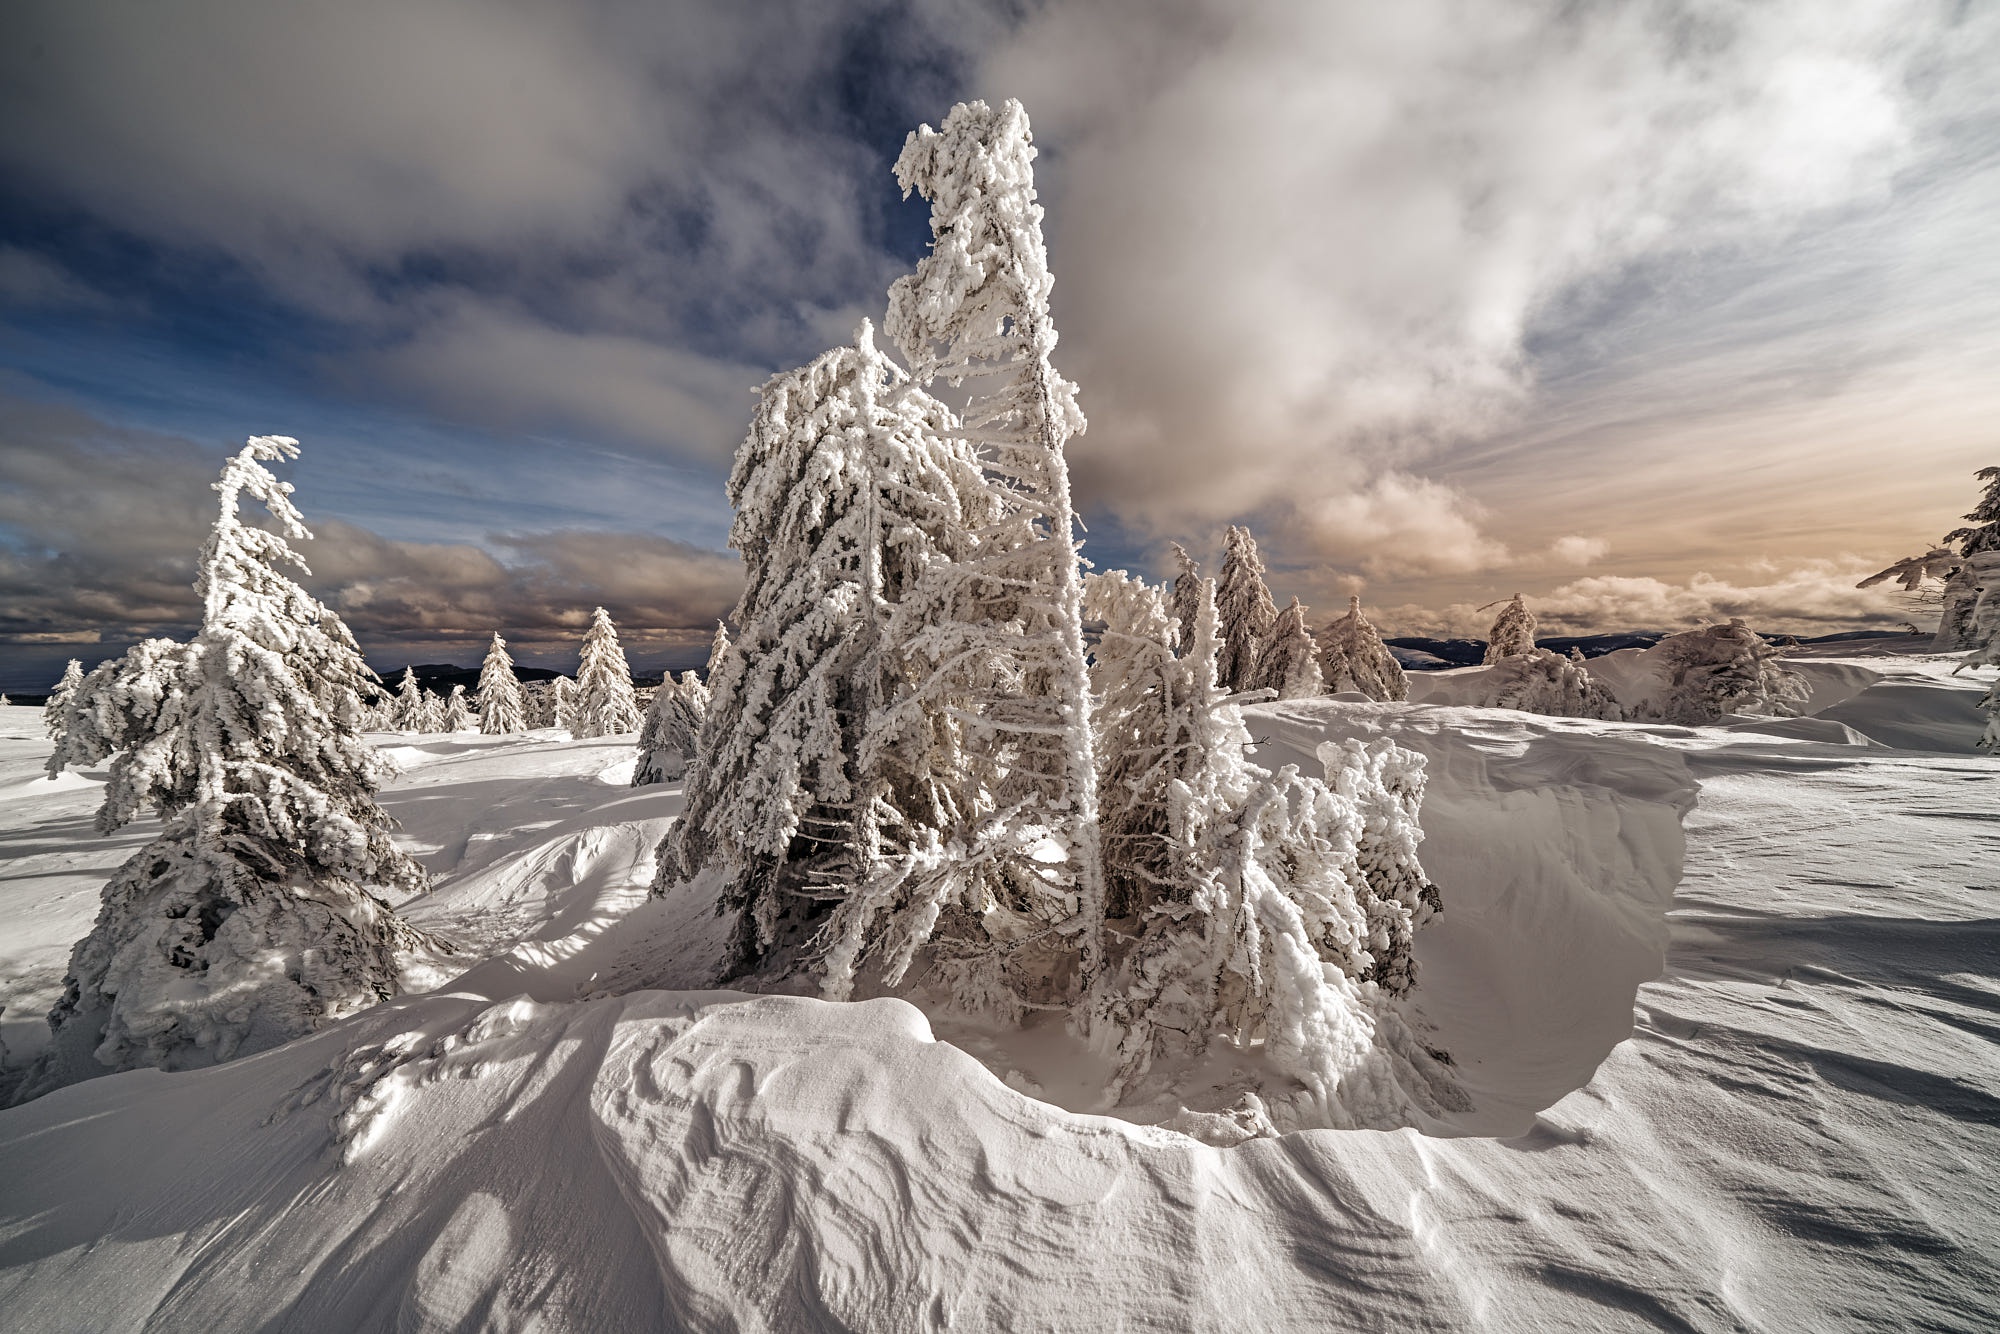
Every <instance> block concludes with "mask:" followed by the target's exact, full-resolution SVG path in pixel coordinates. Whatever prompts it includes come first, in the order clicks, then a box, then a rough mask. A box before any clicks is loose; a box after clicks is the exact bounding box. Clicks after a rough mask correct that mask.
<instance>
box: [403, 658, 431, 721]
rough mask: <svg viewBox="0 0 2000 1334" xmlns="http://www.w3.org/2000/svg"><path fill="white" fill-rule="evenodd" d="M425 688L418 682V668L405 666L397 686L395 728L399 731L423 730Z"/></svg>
mask: <svg viewBox="0 0 2000 1334" xmlns="http://www.w3.org/2000/svg"><path fill="white" fill-rule="evenodd" d="M425 698H426V695H425V691H424V688H423V687H422V686H420V685H418V684H417V669H416V668H414V667H405V668H404V669H403V679H402V681H401V682H399V683H398V684H397V686H396V710H395V719H396V721H395V730H396V731H398V732H423V731H428V730H429V729H428V728H426V727H425V726H424V700H425Z"/></svg>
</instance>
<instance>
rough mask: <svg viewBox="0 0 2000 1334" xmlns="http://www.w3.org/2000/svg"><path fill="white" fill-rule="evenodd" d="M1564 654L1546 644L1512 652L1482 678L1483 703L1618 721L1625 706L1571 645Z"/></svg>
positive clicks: (1548, 714) (1544, 712)
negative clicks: (1483, 686) (1565, 654)
mask: <svg viewBox="0 0 2000 1334" xmlns="http://www.w3.org/2000/svg"><path fill="white" fill-rule="evenodd" d="M1570 654H1571V656H1569V657H1564V656H1563V655H1562V654H1560V653H1553V652H1551V651H1550V650H1548V649H1545V648H1536V649H1530V650H1528V651H1527V652H1526V653H1512V654H1509V655H1508V656H1506V657H1504V658H1502V659H1500V660H1499V661H1498V662H1496V663H1494V664H1493V665H1492V667H1491V670H1489V671H1488V672H1487V674H1486V676H1485V678H1484V682H1485V685H1486V687H1487V689H1486V693H1485V695H1484V696H1483V697H1482V698H1481V699H1480V701H1479V703H1480V704H1482V705H1483V706H1485V707H1487V708H1491V709H1519V710H1520V711H1521V712H1523V713H1539V714H1544V715H1546V716H1548V717H1552V718H1600V719H1606V720H1609V721H1611V722H1617V721H1618V720H1620V719H1622V718H1623V717H1624V716H1625V710H1624V709H1623V708H1622V707H1621V706H1620V705H1619V703H1618V700H1617V699H1616V698H1615V697H1614V696H1613V695H1612V694H1611V692H1610V691H1609V690H1607V689H1605V688H1604V686H1603V685H1602V684H1601V683H1600V682H1599V681H1598V680H1597V678H1595V677H1593V676H1592V675H1591V674H1590V669H1589V668H1587V667H1585V666H1584V665H1583V656H1582V655H1581V654H1579V653H1577V652H1576V650H1575V649H1571V650H1570Z"/></svg>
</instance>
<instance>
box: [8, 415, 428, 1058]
mask: <svg viewBox="0 0 2000 1334" xmlns="http://www.w3.org/2000/svg"><path fill="white" fill-rule="evenodd" d="M297 454H298V445H297V443H296V442H295V441H292V440H290V439H287V438H285V437H282V436H260V437H257V438H256V439H253V440H252V441H250V443H249V444H248V445H247V446H246V447H245V448H244V449H243V451H242V452H241V453H239V454H238V455H237V456H236V457H235V458H233V459H231V460H230V462H229V464H228V466H227V467H226V468H225V469H224V470H223V474H222V480H221V481H220V482H218V483H217V484H216V488H215V489H216V490H217V491H218V492H220V493H221V514H220V517H219V518H218V520H217V522H216V526H215V530H214V533H213V534H212V535H211V536H210V538H209V541H208V544H207V547H206V548H205V549H204V551H203V553H202V557H201V566H200V571H201V573H200V578H199V580H198V581H197V583H196V585H195V587H196V589H197V591H199V592H200V593H201V595H202V604H203V611H202V627H201V633H200V634H199V635H198V636H197V637H196V638H195V640H194V641H193V642H192V643H190V644H187V645H185V646H183V645H175V644H172V643H171V642H170V641H165V640H149V641H147V642H146V643H144V644H141V645H139V646H138V647H136V648H135V649H133V650H132V652H131V653H129V654H127V655H126V657H125V658H124V659H121V660H120V661H119V662H117V663H113V664H106V667H105V668H100V669H99V671H98V672H95V673H92V675H91V677H88V678H86V679H85V681H84V683H83V684H82V685H80V686H79V687H78V691H77V695H76V698H75V699H74V701H73V702H72V706H71V708H70V710H69V715H70V717H71V719H72V720H73V723H72V726H71V727H70V729H69V732H70V744H69V747H68V757H67V758H68V759H69V760H70V761H71V762H77V761H80V760H84V759H101V758H104V757H105V756H107V755H108V756H110V757H111V777H110V782H109V784H108V785H107V787H106V789H105V795H104V803H103V806H102V808H101V809H100V810H99V812H98V817H97V824H98V829H99V830H100V831H101V832H104V833H109V832H111V831H112V830H114V829H117V828H118V827H120V826H121V825H123V824H125V823H126V822H127V821H129V820H131V819H132V818H133V817H134V816H135V815H136V814H138V812H139V811H140V809H141V808H143V807H151V808H153V809H154V810H156V811H158V812H159V814H160V816H161V818H162V820H163V821H164V828H163V829H162V831H161V833H160V835H159V836H158V837H157V838H155V839H153V841H152V842H150V843H148V844H147V845H146V846H145V847H144V848H143V849H141V850H140V851H139V852H138V853H137V854H136V855H135V856H133V857H132V858H131V859H130V860H129V861H127V862H126V863H125V865H124V866H123V867H121V868H120V869H119V871H118V873H117V875H116V876H115V877H114V878H113V879H112V880H111V882H110V883H109V884H108V885H106V886H105V889H104V895H103V906H102V908H101V909H100V911H99V913H98V917H97V922H96V925H95V926H94V927H93V928H92V930H91V933H90V934H89V935H88V936H87V937H85V938H84V939H83V940H82V941H81V942H80V943H79V944H78V945H77V946H76V949H75V951H74V953H73V954H72V955H71V958H70V969H69V977H68V979H67V982H66V987H65V992H64V996H63V999H62V1001H61V1003H60V1004H59V1005H58V1006H57V1007H56V1009H55V1011H54V1012H53V1013H52V1014H51V1015H50V1025H51V1027H52V1028H53V1029H54V1030H55V1032H54V1039H53V1042H52V1044H51V1047H50V1050H49V1052H48V1053H47V1054H46V1055H45V1057H44V1058H43V1061H42V1063H41V1065H40V1066H39V1067H38V1068H37V1069H36V1071H35V1072H34V1074H33V1076H32V1077H31V1078H30V1080H29V1083H28V1086H27V1087H28V1089H29V1090H30V1091H38V1090H40V1089H45V1088H47V1087H51V1086H53V1085H56V1084H61V1083H68V1082H71V1081H73V1080H75V1079H79V1078H84V1077H87V1076H88V1075H91V1074H102V1073H104V1072H105V1071H107V1070H121V1069H130V1068H133V1067H135V1066H146V1065H158V1066H166V1067H168V1068H180V1067H185V1066H193V1065H203V1064H209V1063H212V1062H215V1061H221V1060H227V1059H229V1058H230V1057H233V1056H239V1055H243V1054H246V1053H248V1052H251V1051H256V1050H259V1049H261V1048H264V1047H269V1046H273V1045H275V1044H277V1043H279V1042H283V1041H286V1040H288V1039H291V1038H294V1037H298V1036H300V1035H301V1034H304V1033H307V1032H310V1031H312V1030H313V1029H314V1028H316V1027H318V1026H319V1025H321V1024H323V1023H325V1022H327V1021H329V1020H332V1019H336V1018H339V1017H340V1016H342V1015H345V1014H349V1013H351V1012H353V1011H355V1010H358V1009H361V1008H363V1007H365V1006H368V1005H372V1004H374V1003H375V1002H377V1001H379V1000H382V999H384V998H386V997H388V996H390V995H393V994H394V993H395V991H396V989H397V960H396V954H397V951H398V950H400V949H404V948H409V947H412V946H415V945H417V944H419V943H421V942H422V940H423V938H422V937H420V936H419V935H418V933H416V932H415V931H413V930H412V929H411V928H409V927H407V926H405V925H404V924H403V923H402V922H401V921H400V920H399V919H398V918H397V917H396V915H395V913H394V912H393V911H392V910H391V909H390V907H389V905H388V904H387V903H386V902H384V901H383V900H382V899H381V898H378V897H377V896H376V893H375V890H376V889H378V888H385V889H391V890H397V891H403V892H408V891H413V890H417V889H420V888H422V887H423V885H424V883H425V875H424V872H423V870H422V868H420V867H419V866H418V865H417V864H416V863H415V862H413V861H411V860H410V859H409V857H407V856H406V855H404V854H403V853H402V852H400V851H398V850H397V849H396V847H395V846H394V845H393V844H392V843H391V842H390V840H389V829H390V827H391V825H390V820H389V818H388V817H387V816H386V815H384V814H383V812H382V809H381V808H380V807H379V806H377V805H376V804H375V793H376V791H377V789H378V787H379V786H380V784H381V782H382V781H383V779H384V777H385V776H386V774H387V772H388V769H387V766H386V765H385V763H384V762H383V761H382V760H380V759H379V758H378V757H377V756H376V755H375V753H374V752H373V751H371V750H370V749H369V748H368V746H367V745H366V744H365V743H364V742H363V741H362V740H361V738H360V736H359V735H358V732H357V726H358V723H359V721H360V718H361V713H362V706H361V701H360V692H361V691H362V690H363V689H366V688H369V687H368V682H369V679H370V677H371V675H372V674H371V673H369V671H368V669H367V667H366V666H365V665H364V664H363V663H362V661H361V655H360V653H359V651H358V650H357V649H356V647H355V644H354V639H353V637H352V636H351V635H350V634H349V633H348V631H347V627H346V626H345V625H343V624H342V623H341V622H340V620H339V618H338V617H336V616H335V615H334V614H333V613H332V612H331V611H329V610H328V609H327V608H325V607H324V606H322V605H320V604H319V603H318V602H316V601H314V600H313V599H312V598H310V597H308V596H307V595H306V594H305V592H304V591H303V590H301V589H300V588H299V587H298V586H297V585H296V584H294V583H293V582H292V581H291V580H290V579H288V578H286V577H285V575H284V574H283V573H281V572H280V569H281V567H282V566H283V565H286V564H293V565H298V566H300V568H301V569H303V568H304V567H303V563H302V562H300V561H299V559H298V557H297V556H296V555H295V554H294V553H293V551H292V549H291V547H290V545H289V544H288V539H291V540H296V539H302V538H307V537H310V536H311V534H310V533H308V532H307V531H306V528H305V526H304V524H303V523H302V522H301V521H300V517H299V513H298V511H297V510H296V509H295V508H294V507H293V505H292V502H291V499H290V495H289V493H290V491H291V487H290V486H289V485H288V484H286V483H283V482H280V481H278V480H277V478H275V477H273V476H272V475H271V474H270V472H269V471H267V470H266V469H265V467H264V466H263V465H264V463H265V462H267V461H271V460H276V459H289V458H294V457H296V456H297ZM246 493H247V494H248V495H249V496H250V497H252V498H253V499H255V500H258V501H261V502H262V503H263V505H264V506H265V508H266V509H267V510H269V512H270V514H271V517H272V518H273V519H274V520H275V522H276V529H277V531H275V532H271V531H265V530H263V529H260V528H254V527H251V526H248V525H246V524H245V523H244V522H243V521H242V520H241V518H240V517H239V516H238V513H237V507H238V504H239V500H240V498H241V497H242V496H243V495H244V494H246Z"/></svg>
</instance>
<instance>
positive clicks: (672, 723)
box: [632, 672, 707, 839]
mask: <svg viewBox="0 0 2000 1334" xmlns="http://www.w3.org/2000/svg"><path fill="white" fill-rule="evenodd" d="M693 680H694V673H693V672H689V673H687V674H686V676H685V678H684V679H683V680H680V681H676V680H675V679H674V677H673V674H672V673H671V672H670V673H668V674H667V675H666V677H665V679H663V680H662V681H661V682H660V688H659V689H658V690H655V691H654V692H653V698H652V702H651V703H650V704H648V705H647V707H646V718H645V721H644V722H642V723H641V724H640V725H639V756H638V760H637V762H636V763H634V765H633V766H632V786H633V787H647V786H649V785H651V784H653V783H673V782H678V781H679V780H680V778H681V776H682V775H683V774H685V773H686V772H687V766H688V762H689V760H690V759H691V758H692V757H693V755H694V754H695V749H696V745H697V742H698V741H699V740H700V737H701V721H702V715H703V713H704V711H705V708H704V706H705V704H706V702H707V701H706V696H705V695H703V694H701V693H699V686H700V683H699V682H695V689H692V690H691V689H689V687H688V682H690V681H693ZM669 837H670V839H671V836H669Z"/></svg>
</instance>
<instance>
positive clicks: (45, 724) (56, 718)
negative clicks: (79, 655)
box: [42, 658, 83, 748]
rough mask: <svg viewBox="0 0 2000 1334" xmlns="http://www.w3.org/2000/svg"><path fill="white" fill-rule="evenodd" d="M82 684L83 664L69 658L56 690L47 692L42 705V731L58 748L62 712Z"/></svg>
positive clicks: (62, 728) (60, 736) (63, 725)
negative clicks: (47, 695) (46, 700)
mask: <svg viewBox="0 0 2000 1334" xmlns="http://www.w3.org/2000/svg"><path fill="white" fill-rule="evenodd" d="M82 684H83V664H82V663H81V662H78V661H77V660H76V659H75V658H71V659H70V660H69V666H67V667H65V668H63V674H62V680H60V681H58V682H56V688H55V689H54V690H52V691H51V692H49V698H48V702H47V703H45V704H43V705H42V730H43V731H45V732H47V733H48V736H49V739H50V740H51V741H55V742H57V743H58V748H60V743H61V740H62V734H63V731H64V728H65V724H64V722H63V711H64V710H65V709H67V708H68V707H69V702H70V700H71V699H72V698H74V697H75V695H76V688H77V687H78V686H80V685H82Z"/></svg>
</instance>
